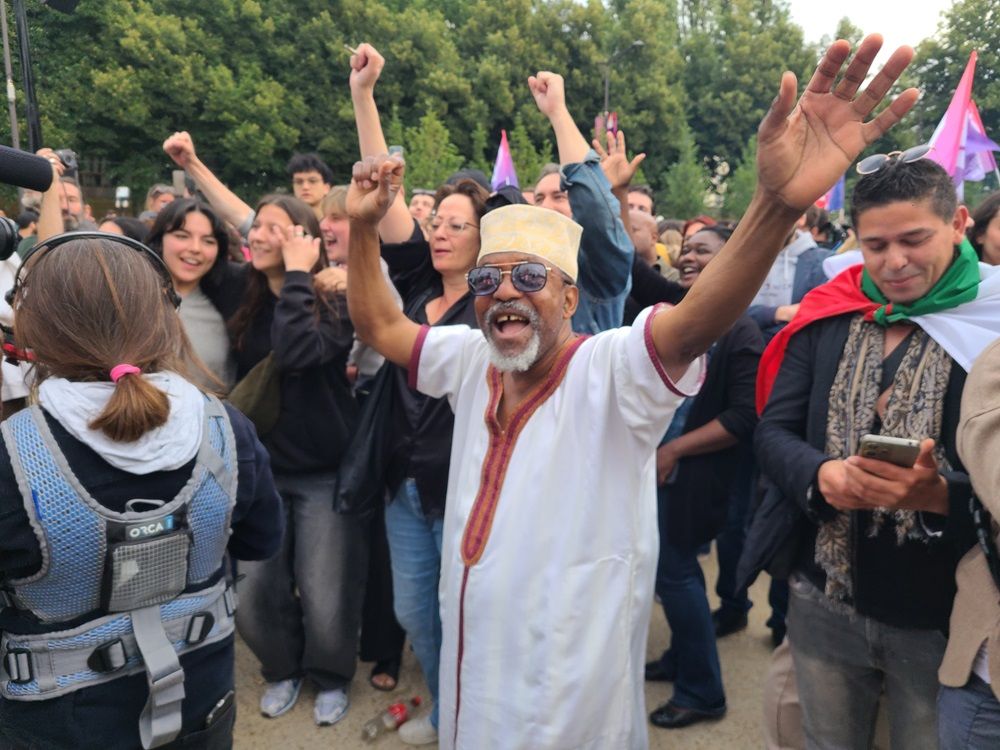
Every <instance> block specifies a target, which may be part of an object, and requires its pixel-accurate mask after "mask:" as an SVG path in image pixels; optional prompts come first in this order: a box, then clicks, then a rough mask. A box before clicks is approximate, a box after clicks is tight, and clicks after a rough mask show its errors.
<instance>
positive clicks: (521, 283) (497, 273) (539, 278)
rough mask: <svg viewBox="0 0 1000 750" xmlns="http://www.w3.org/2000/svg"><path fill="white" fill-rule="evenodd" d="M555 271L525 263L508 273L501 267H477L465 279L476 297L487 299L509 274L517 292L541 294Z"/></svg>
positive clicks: (514, 267) (542, 265)
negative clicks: (550, 274) (551, 272)
mask: <svg viewBox="0 0 1000 750" xmlns="http://www.w3.org/2000/svg"><path fill="white" fill-rule="evenodd" d="M554 270H555V269H554V268H551V267H549V266H546V265H544V264H542V263H536V262H535V261H525V262H523V263H515V264H513V265H512V267H511V268H510V269H509V270H506V271H504V270H502V269H501V268H500V266H476V267H475V268H473V269H472V270H471V271H469V272H468V273H467V274H465V278H466V280H467V281H468V282H469V291H471V292H472V293H473V294H474V295H475V296H476V297H485V296H487V295H490V294H493V293H494V292H495V291H496V290H497V289H499V288H500V284H501V283H502V282H503V277H504V276H505V275H507V274H510V283H511V284H513V285H514V288H515V289H516V290H517V291H519V292H540V291H541V290H542V289H544V288H545V282H546V281H548V278H549V271H554Z"/></svg>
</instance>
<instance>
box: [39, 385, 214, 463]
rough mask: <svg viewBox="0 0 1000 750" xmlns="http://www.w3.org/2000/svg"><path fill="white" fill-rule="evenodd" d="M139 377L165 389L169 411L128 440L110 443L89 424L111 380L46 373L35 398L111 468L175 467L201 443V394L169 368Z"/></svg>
mask: <svg viewBox="0 0 1000 750" xmlns="http://www.w3.org/2000/svg"><path fill="white" fill-rule="evenodd" d="M128 377H135V376H134V375H129V376H128ZM140 377H143V378H145V379H146V380H147V381H149V382H150V383H152V384H153V385H154V386H156V387H157V388H159V389H160V390H161V391H163V392H164V393H166V394H167V398H168V399H169V401H170V414H169V416H168V417H167V421H166V424H164V425H162V426H160V427H157V428H155V429H153V430H150V431H149V432H147V433H146V434H145V435H143V436H142V437H140V438H139V439H138V440H136V441H134V442H131V443H119V442H116V441H114V440H112V439H111V438H109V437H108V436H107V435H105V434H104V433H103V432H101V431H100V430H92V429H90V427H89V425H90V423H91V422H93V421H94V419H96V418H97V417H98V415H100V413H101V412H102V411H103V410H104V407H105V405H106V404H107V403H108V400H109V399H110V398H111V394H112V393H113V392H114V389H115V384H114V383H75V382H71V381H69V380H66V379H65V378H47V379H46V380H45V381H44V382H42V384H41V386H39V389H38V401H39V403H40V404H41V406H42V407H43V408H44V409H45V411H47V412H48V413H49V414H51V415H52V416H53V417H55V419H56V420H57V421H58V422H59V424H61V425H62V426H63V427H65V428H66V430H67V431H68V432H69V434H70V435H72V436H73V437H75V438H76V439H77V440H79V441H80V442H82V443H84V444H85V445H86V446H88V447H89V448H91V449H92V450H94V451H95V452H96V453H98V454H99V455H100V456H101V458H103V459H104V460H105V461H107V462H108V463H109V464H111V465H112V466H114V467H115V468H118V469H121V470H122V471H127V472H128V473H130V474H152V473H153V472H157V471H171V470H173V469H179V468H180V467H182V466H183V465H184V464H186V463H187V462H188V461H190V460H191V459H192V458H194V457H195V454H196V453H197V452H198V448H199V446H200V445H201V439H202V431H203V430H204V425H205V397H204V395H203V394H202V393H201V391H199V390H198V389H197V388H196V387H195V386H193V385H191V383H189V382H188V381H187V380H185V379H184V378H182V377H181V376H180V375H178V374H176V373H173V372H157V373H151V374H149V375H142V376H140Z"/></svg>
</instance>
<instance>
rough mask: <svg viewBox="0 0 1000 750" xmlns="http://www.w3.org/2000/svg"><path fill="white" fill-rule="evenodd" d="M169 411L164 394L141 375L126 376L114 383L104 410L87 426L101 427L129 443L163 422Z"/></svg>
mask: <svg viewBox="0 0 1000 750" xmlns="http://www.w3.org/2000/svg"><path fill="white" fill-rule="evenodd" d="M169 414H170V401H169V400H168V399H167V394H166V393H164V392H163V391H161V390H160V389H159V388H157V387H156V386H154V385H153V384H152V383H150V382H149V381H148V380H144V379H143V377H142V375H125V376H123V377H122V379H121V380H119V381H118V382H117V383H115V390H114V392H113V393H112V394H111V398H110V399H108V403H107V404H106V405H105V406H104V411H102V412H101V413H100V414H98V415H97V417H96V418H95V419H94V421H93V422H91V423H90V429H92V430H100V431H101V432H103V433H104V434H105V435H107V436H108V437H109V438H111V439H112V440H115V441H117V442H119V443H131V442H133V441H135V440H138V439H139V438H141V437H142V436H143V435H145V434H146V433H147V432H149V431H150V430H152V429H154V428H156V427H162V426H163V425H165V424H166V423H167V416H168V415H169Z"/></svg>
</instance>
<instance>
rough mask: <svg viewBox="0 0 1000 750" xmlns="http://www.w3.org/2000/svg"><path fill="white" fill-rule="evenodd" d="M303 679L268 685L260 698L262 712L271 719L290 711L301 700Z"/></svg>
mask: <svg viewBox="0 0 1000 750" xmlns="http://www.w3.org/2000/svg"><path fill="white" fill-rule="evenodd" d="M301 689H302V678H301V677H300V678H298V679H295V680H282V681H281V682H269V683H267V689H266V690H265V691H264V694H263V695H262V696H261V697H260V712H261V713H262V714H264V716H266V717H267V718H269V719H273V718H275V717H277V716H281V715H282V714H283V713H286V712H287V711H290V710H291V708H292V706H294V705H295V701H297V700H298V699H299V691H300V690H301Z"/></svg>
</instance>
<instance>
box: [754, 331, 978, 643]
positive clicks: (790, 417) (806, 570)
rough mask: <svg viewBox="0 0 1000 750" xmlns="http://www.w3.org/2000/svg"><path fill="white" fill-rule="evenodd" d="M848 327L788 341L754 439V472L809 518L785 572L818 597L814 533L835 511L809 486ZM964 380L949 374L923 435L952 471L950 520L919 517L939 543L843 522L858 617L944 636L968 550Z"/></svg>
mask: <svg viewBox="0 0 1000 750" xmlns="http://www.w3.org/2000/svg"><path fill="white" fill-rule="evenodd" d="M851 318H852V316H851V315H841V316H838V317H835V318H829V319H826V320H821V321H818V322H816V323H813V324H812V325H810V326H808V327H807V328H805V329H803V330H802V331H800V332H798V333H797V334H795V336H793V337H792V339H791V340H790V341H789V343H788V349H787V350H786V352H785V358H784V361H783V362H782V365H781V370H780V372H779V373H778V377H777V379H776V380H775V383H774V389H773V390H772V392H771V398H770V400H769V401H768V404H767V408H766V409H765V410H764V414H763V415H762V416H761V420H760V424H759V426H758V427H757V433H756V437H755V448H756V453H757V460H758V464H759V466H760V469H761V472H762V473H763V474H764V475H765V476H766V478H767V480H769V481H770V482H772V483H773V484H774V485H776V486H777V488H778V489H779V490H780V491H781V493H782V495H783V498H784V501H785V502H788V503H795V504H796V505H797V506H798V507H799V508H800V509H801V510H802V512H803V513H804V514H805V518H806V519H807V520H806V521H805V522H804V523H803V525H802V527H801V529H802V531H801V533H800V534H799V535H798V549H797V550H796V551H795V553H794V563H793V566H792V569H793V570H795V571H798V572H800V573H802V574H804V575H805V576H806V577H807V578H809V579H810V580H811V581H812V582H813V583H814V584H815V585H816V586H817V587H819V588H820V590H822V589H823V588H824V587H825V584H826V576H825V574H824V573H823V571H822V570H821V569H820V568H819V567H818V566H817V565H816V564H815V561H814V558H815V543H816V531H817V528H818V525H819V523H820V522H821V521H823V520H825V519H829V518H832V516H833V514H834V512H835V511H834V509H833V507H832V506H830V505H828V504H827V503H826V501H825V500H824V499H823V497H822V495H821V494H820V492H819V490H818V488H817V487H816V486H815V482H816V477H817V473H818V472H819V467H820V466H821V465H822V464H823V463H824V462H826V461H827V460H830V459H829V458H828V457H827V455H826V454H825V453H824V447H825V445H826V426H827V409H828V399H829V394H830V391H831V389H832V387H833V381H834V378H835V376H836V372H837V368H838V364H839V362H840V357H841V355H842V353H843V350H844V345H845V344H846V343H847V337H848V331H849V328H850V323H851ZM965 376H966V373H965V371H964V370H962V368H961V367H959V366H958V365H955V366H954V367H953V368H952V372H951V378H950V380H949V382H948V388H947V392H946V395H945V401H944V417H943V424H942V432H941V435H940V436H936V435H932V436H931V437H934V438H935V439H937V440H939V441H940V442H941V443H942V444H943V445H944V448H945V453H946V455H947V457H948V461H949V463H950V464H951V466H952V467H953V470H952V471H948V472H942V474H943V476H944V477H945V479H946V480H947V482H948V492H949V514H948V516H947V517H946V518H944V519H942V518H941V517H939V516H935V515H934V514H929V513H928V514H922V515H923V516H924V518H925V520H926V523H927V525H928V526H931V527H932V528H940V529H941V530H942V531H943V533H942V535H941V536H940V537H935V538H931V539H929V540H909V539H908V540H906V541H904V543H903V544H902V545H897V544H896V541H895V530H894V527H892V526H890V525H888V524H887V525H885V526H884V527H883V530H882V532H881V533H879V534H878V535H877V536H876V537H874V538H871V537H869V536H868V530H869V528H870V523H871V514H870V513H868V512H866V511H855V512H852V513H851V516H852V544H851V546H852V555H853V576H854V580H853V590H854V601H853V606H854V608H855V609H856V610H857V611H858V612H859V613H860V614H862V615H866V616H869V617H872V618H874V619H876V620H879V621H880V622H884V623H886V624H888V625H892V626H895V627H901V628H924V629H929V628H937V629H941V630H944V629H946V627H947V623H948V617H949V615H950V612H951V604H952V600H953V599H954V596H955V567H956V565H957V563H958V560H959V559H960V558H961V556H962V555H963V554H964V553H965V551H966V550H968V548H969V547H970V546H971V545H972V544H973V543H974V542H975V532H974V529H973V527H972V522H971V518H970V516H969V513H968V502H969V495H970V492H971V485H970V483H969V477H968V475H967V474H966V473H965V471H964V468H963V467H962V463H961V460H960V459H959V457H958V453H957V452H956V445H955V431H956V429H957V427H958V419H959V409H960V405H961V397H962V387H963V386H964V384H965ZM914 437H918V436H914ZM919 437H923V436H919ZM750 552H751V554H752V550H751V551H750Z"/></svg>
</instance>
